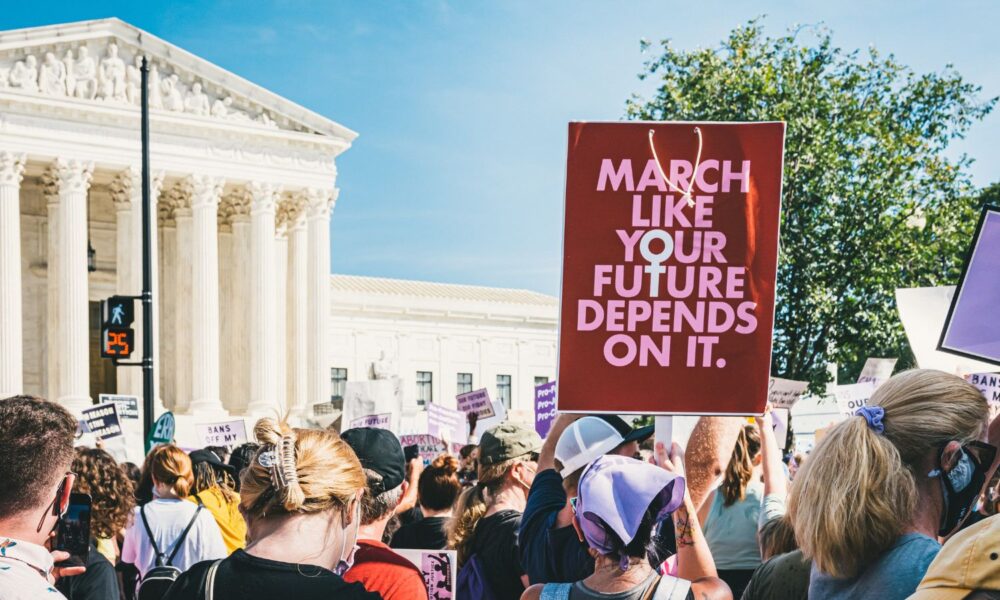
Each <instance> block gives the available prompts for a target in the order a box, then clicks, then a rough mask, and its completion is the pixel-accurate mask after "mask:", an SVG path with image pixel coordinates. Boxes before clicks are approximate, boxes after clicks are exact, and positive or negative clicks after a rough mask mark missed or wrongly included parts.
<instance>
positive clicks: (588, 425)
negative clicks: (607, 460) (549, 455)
mask: <svg viewBox="0 0 1000 600" xmlns="http://www.w3.org/2000/svg"><path fill="white" fill-rule="evenodd" d="M624 441H625V438H624V437H622V434H620V433H618V430H617V429H615V428H614V427H613V426H612V425H611V424H610V423H608V422H607V421H605V420H604V419H600V418H598V417H583V418H582V419H579V420H577V421H574V422H573V423H572V424H571V425H570V426H569V427H567V428H566V430H565V431H563V433H562V435H561V436H559V441H558V442H557V443H556V459H558V460H559V462H560V463H562V466H563V468H562V471H560V472H559V474H560V475H562V476H563V477H569V475H570V474H571V473H573V472H574V471H576V470H577V469H581V468H583V467H585V466H587V465H589V464H590V463H592V462H594V461H595V460H597V459H598V457H601V456H603V455H604V454H606V453H608V452H610V451H611V450H613V449H614V448H615V447H616V446H618V445H620V444H622V443H623V442H624Z"/></svg>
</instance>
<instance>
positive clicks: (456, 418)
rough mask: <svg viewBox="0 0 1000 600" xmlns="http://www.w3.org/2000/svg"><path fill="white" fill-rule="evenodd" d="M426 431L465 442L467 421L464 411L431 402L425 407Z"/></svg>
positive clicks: (450, 440)
mask: <svg viewBox="0 0 1000 600" xmlns="http://www.w3.org/2000/svg"><path fill="white" fill-rule="evenodd" d="M427 433H429V434H431V435H433V436H437V437H439V438H441V439H443V440H448V441H449V442H462V443H465V442H466V441H467V440H468V439H469V422H468V420H467V419H466V416H465V413H464V412H462V411H460V410H455V409H452V408H448V407H446V406H441V405H440V404H433V403H432V404H431V405H429V406H428V407H427Z"/></svg>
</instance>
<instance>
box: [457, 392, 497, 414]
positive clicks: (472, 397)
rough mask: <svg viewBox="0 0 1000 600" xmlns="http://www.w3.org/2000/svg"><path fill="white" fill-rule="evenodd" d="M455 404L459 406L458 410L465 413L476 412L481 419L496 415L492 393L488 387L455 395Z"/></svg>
mask: <svg viewBox="0 0 1000 600" xmlns="http://www.w3.org/2000/svg"><path fill="white" fill-rule="evenodd" d="M455 404H456V405H457V406H458V410H460V411H462V412H464V413H470V412H474V413H476V414H478V415H479V418H480V419H485V418H488V417H492V416H495V415H496V411H495V410H493V403H492V402H490V393H489V391H488V390H487V389H486V388H483V389H481V390H475V391H472V392H466V393H464V394H459V395H458V396H455Z"/></svg>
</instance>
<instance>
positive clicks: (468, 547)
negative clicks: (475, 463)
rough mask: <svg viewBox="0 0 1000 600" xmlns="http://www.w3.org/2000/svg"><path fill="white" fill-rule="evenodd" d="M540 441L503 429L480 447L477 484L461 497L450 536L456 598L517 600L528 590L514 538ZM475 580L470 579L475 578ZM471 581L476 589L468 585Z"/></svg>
mask: <svg viewBox="0 0 1000 600" xmlns="http://www.w3.org/2000/svg"><path fill="white" fill-rule="evenodd" d="M541 447H542V439H541V438H540V437H538V434H537V433H535V431H534V430H533V429H528V428H526V427H522V426H521V425H517V424H514V423H509V422H508V423H504V424H502V425H498V426H497V427H494V428H493V429H490V430H489V431H487V432H486V433H484V434H483V437H482V439H481V440H480V442H479V482H478V483H477V484H476V485H475V486H473V487H471V488H469V489H467V490H466V491H465V492H463V493H462V495H461V496H460V497H459V500H458V505H457V506H456V508H455V516H454V517H453V518H452V523H451V528H450V530H449V534H448V541H449V547H451V548H453V549H455V550H457V551H458V564H459V568H460V569H462V570H463V572H460V573H459V576H458V597H463V596H462V594H463V591H464V593H465V594H466V595H469V594H474V593H477V592H479V593H482V592H481V590H482V589H483V588H486V589H489V590H490V591H491V592H492V594H493V596H494V597H495V598H496V599H497V600H517V599H518V598H520V597H521V594H522V593H523V592H524V588H525V587H527V585H528V577H527V575H525V574H524V569H522V568H521V561H520V558H519V553H518V546H517V532H518V529H519V527H520V524H521V513H522V512H524V506H525V504H526V503H527V498H528V490H530V489H531V483H532V481H534V479H535V471H536V470H537V469H538V451H539V450H541ZM473 575H474V576H473ZM469 578H472V579H474V580H475V585H471V586H470V585H469V583H467V582H469V581H470V580H469Z"/></svg>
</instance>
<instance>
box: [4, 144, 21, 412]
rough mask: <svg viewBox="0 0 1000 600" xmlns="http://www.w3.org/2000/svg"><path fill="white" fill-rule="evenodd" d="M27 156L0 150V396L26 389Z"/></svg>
mask: <svg viewBox="0 0 1000 600" xmlns="http://www.w3.org/2000/svg"><path fill="white" fill-rule="evenodd" d="M23 175H24V155H23V154H11V153H10V152H0V281H2V282H3V285H4V286H5V287H6V289H7V291H5V292H3V293H0V399H3V398H6V397H8V396H14V395H17V394H21V393H23V392H24V374H23V370H24V364H23V351H24V350H23V343H24V339H23V334H22V330H21V322H22V320H23V317H22V315H21V197H20V191H21V177H22V176H23Z"/></svg>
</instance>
